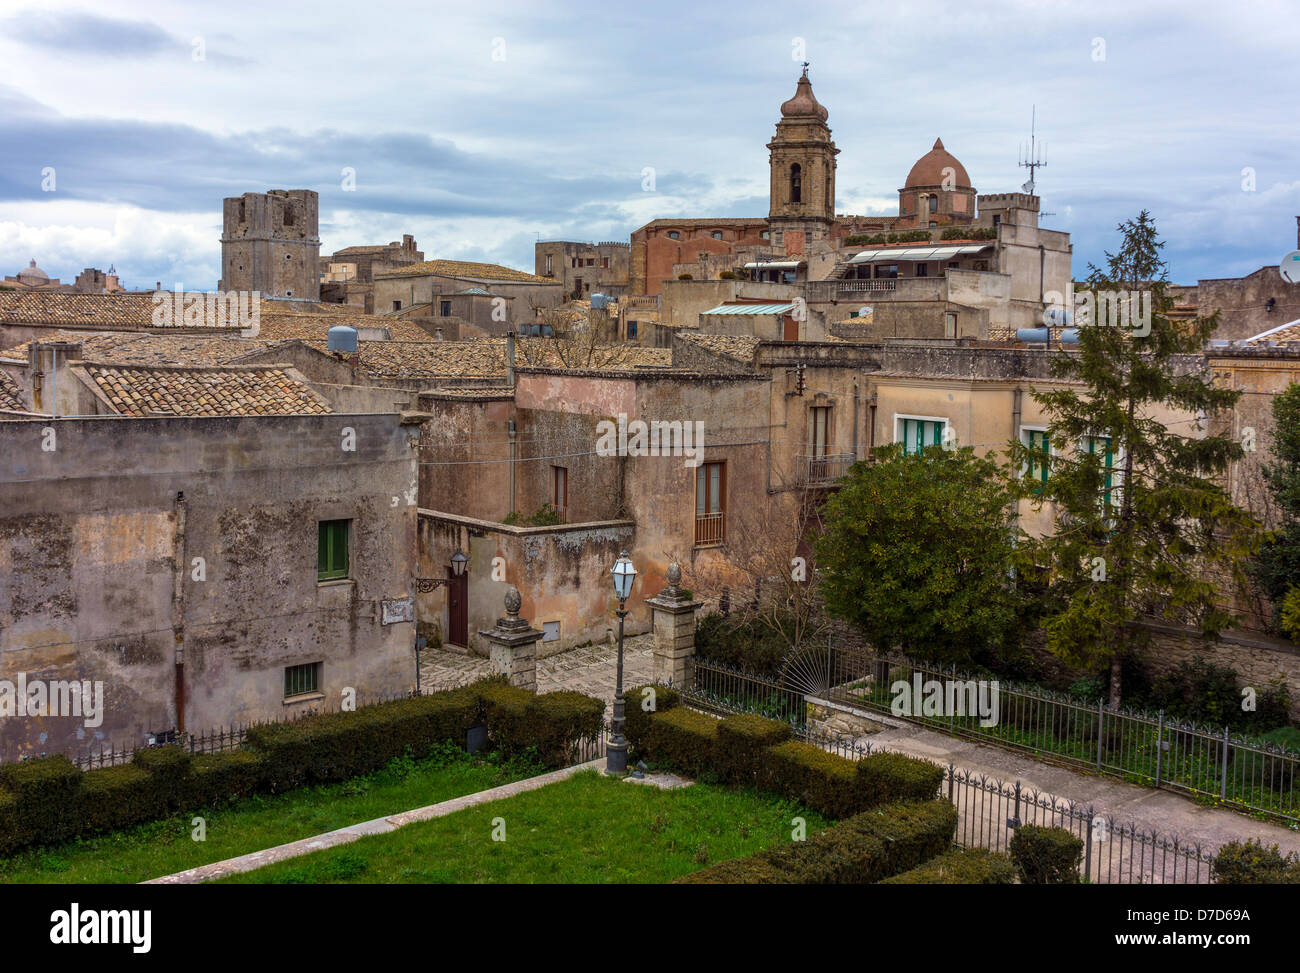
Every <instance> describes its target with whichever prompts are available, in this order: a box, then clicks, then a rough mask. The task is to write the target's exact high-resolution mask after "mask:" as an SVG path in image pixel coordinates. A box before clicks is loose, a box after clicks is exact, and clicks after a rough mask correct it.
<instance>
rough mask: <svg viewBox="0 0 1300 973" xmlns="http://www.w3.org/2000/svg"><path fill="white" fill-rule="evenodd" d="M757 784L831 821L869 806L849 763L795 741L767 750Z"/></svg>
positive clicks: (852, 765) (807, 744) (851, 762)
mask: <svg viewBox="0 0 1300 973" xmlns="http://www.w3.org/2000/svg"><path fill="white" fill-rule="evenodd" d="M759 784H760V786H761V787H763V788H764V789H766V790H771V791H775V792H776V793H778V794H781V795H783V796H785V797H788V798H790V799H791V800H794V801H798V802H799V803H800V804H802V805H804V807H810V808H813V809H814V810H817V811H821V812H822V813H823V814H826V815H828V816H830V817H832V818H846V817H848V816H849V815H851V814H855V813H857V812H858V811H863V810H865V809H866V808H867V807H869V806H870V805H869V802H868V801H866V800H865V799H864V796H863V793H862V788H861V784H860V781H859V779H858V775H857V768H856V767H855V765H854V763H853V761H852V760H847V759H845V758H844V757H839V756H836V755H835V754H833V753H827V752H826V751H825V750H822V749H821V748H820V747H815V746H813V745H812V744H810V743H802V742H800V741H797V740H791V741H788V742H786V743H781V744H778V745H777V746H775V747H769V748H768V751H767V754H766V760H765V766H764V768H763V771H762V774H761V777H760V781H759Z"/></svg>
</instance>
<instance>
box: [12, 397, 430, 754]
mask: <svg viewBox="0 0 1300 973" xmlns="http://www.w3.org/2000/svg"><path fill="white" fill-rule="evenodd" d="M414 432H415V427H413V426H412V427H407V426H405V425H404V424H403V420H402V419H401V417H400V416H399V415H396V414H388V415H337V414H328V415H284V416H246V415H226V416H212V417H202V418H176V417H167V418H116V417H101V418H86V419H58V420H54V421H51V420H48V419H28V420H21V419H17V420H12V421H0V577H3V579H4V583H3V584H0V680H5V681H7V682H8V683H9V684H11V685H16V684H17V683H18V682H20V681H22V682H25V683H26V684H27V685H28V686H29V687H30V686H32V685H34V684H36V683H41V684H43V685H46V686H47V687H53V686H55V685H57V684H67V683H69V682H70V681H72V680H77V681H83V680H84V681H85V683H86V684H87V685H89V686H94V687H96V688H97V689H96V691H97V694H98V695H99V696H100V697H101V698H102V709H100V711H99V712H98V714H97V715H96V716H95V717H94V718H90V719H87V718H85V714H84V713H83V714H82V715H80V716H74V715H67V713H66V711H61V712H58V713H50V712H48V711H47V712H44V713H36V714H32V713H30V711H29V715H28V716H25V717H22V716H11V717H9V718H6V719H4V720H0V758H3V759H9V760H12V759H15V758H17V757H18V756H21V755H23V754H36V753H40V752H58V751H71V752H73V753H77V752H82V751H84V750H85V749H87V748H89V747H91V746H93V745H95V744H100V743H112V744H115V745H141V744H143V743H145V742H146V735H147V734H157V733H166V732H167V731H172V730H193V731H206V730H210V729H212V728H214V727H219V726H229V725H231V724H233V723H247V722H251V721H254V720H281V719H285V718H286V717H292V716H293V715H295V714H297V713H299V712H302V711H304V710H306V709H308V708H311V707H313V706H318V705H321V704H322V703H325V704H329V705H337V704H338V702H339V701H340V700H341V699H342V697H343V694H344V693H345V692H346V691H348V690H355V692H356V693H357V695H358V697H360V698H363V699H364V698H365V697H367V696H368V695H372V694H398V693H402V692H404V691H406V690H408V689H410V688H411V686H412V685H413V683H414V677H413V673H414V665H413V651H412V650H413V647H414V634H415V633H414V625H413V623H412V621H411V620H410V611H409V607H405V606H409V604H410V602H409V601H407V599H409V598H411V597H412V596H413V579H414V568H415V545H416V507H415V505H414V503H413V502H409V503H408V501H407V497H408V496H409V497H410V499H411V500H412V501H413V500H414V494H413V491H412V484H413V483H414V480H415V476H416V473H415V470H416V467H415V458H416V451H415V450H414V449H413V448H412V446H411V440H412V439H413V435H414ZM349 446H350V447H352V448H349ZM52 702H53V699H52V698H51V703H52Z"/></svg>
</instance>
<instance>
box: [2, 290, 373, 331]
mask: <svg viewBox="0 0 1300 973" xmlns="http://www.w3.org/2000/svg"><path fill="white" fill-rule="evenodd" d="M155 293H156V292H154V291H147V292H143V293H142V292H138V291H132V292H130V293H121V294H60V293H52V292H42V291H36V292H23V291H0V323H9V324H48V325H54V326H62V327H88V328H114V329H117V330H133V331H134V330H139V329H143V328H152V327H154V324H153V314H154V309H155V307H156V306H157V305H156V303H155V302H154V294H155ZM349 312H351V313H354V314H355V312H356V309H355V308H348V307H346V306H345V305H342V304H323V303H321V302H319V301H284V300H273V299H270V298H262V299H261V313H262V320H263V321H265V320H266V318H267V317H268V316H269V315H279V314H312V315H333V314H348V313H349ZM174 327H175V328H176V329H177V330H179V329H181V328H182V327H183V325H177V326H174ZM167 330H172V328H168V329H167ZM190 330H194V329H192V328H191V329H190ZM222 330H226V329H222Z"/></svg>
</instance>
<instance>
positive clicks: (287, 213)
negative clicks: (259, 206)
mask: <svg viewBox="0 0 1300 973" xmlns="http://www.w3.org/2000/svg"><path fill="white" fill-rule="evenodd" d="M284 225H285V226H293V207H292V206H286V207H285V208H284Z"/></svg>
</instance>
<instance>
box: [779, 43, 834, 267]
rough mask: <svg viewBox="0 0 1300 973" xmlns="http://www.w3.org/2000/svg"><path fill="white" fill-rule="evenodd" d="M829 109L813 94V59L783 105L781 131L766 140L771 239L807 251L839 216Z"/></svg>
mask: <svg viewBox="0 0 1300 973" xmlns="http://www.w3.org/2000/svg"><path fill="white" fill-rule="evenodd" d="M826 118H827V111H826V109H825V108H823V107H822V106H821V105H820V104H818V102H817V99H816V97H814V95H813V90H812V82H811V81H809V80H808V62H806V61H805V62H804V65H803V74H802V75H800V77H799V83H798V85H797V86H796V87H795V92H794V97H793V98H791V99H790V100H789V101H787V102H786V103H785V104H783V105H782V106H781V120H780V121H778V122H777V123H776V135H775V136H774V137H773V138H772V141H770V142H768V143H767V149H768V164H769V166H770V168H771V171H772V183H771V190H770V195H769V197H768V198H769V205H768V224H769V229H770V231H771V236H772V243H773V245H774V246H776V247H778V248H783V249H784V250H785V251H786V252H787V253H802V252H804V251H805V248H806V247H807V245H808V244H810V243H813V242H815V241H818V240H822V239H825V238H826V237H827V236H828V235H829V233H830V228H831V224H832V223H834V222H835V157H836V156H837V155H839V152H840V150H839V149H837V148H836V147H835V143H834V142H832V141H831V130H830V126H828V125H827V124H826Z"/></svg>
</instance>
